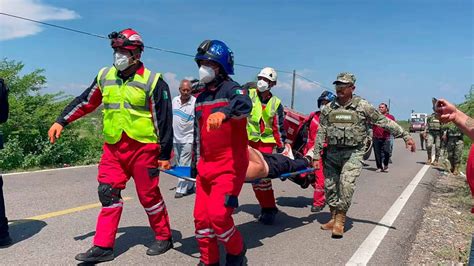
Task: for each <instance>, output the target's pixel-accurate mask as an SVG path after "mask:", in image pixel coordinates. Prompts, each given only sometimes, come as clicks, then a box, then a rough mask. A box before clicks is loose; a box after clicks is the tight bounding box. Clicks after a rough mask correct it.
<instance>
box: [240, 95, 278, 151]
mask: <svg viewBox="0 0 474 266" xmlns="http://www.w3.org/2000/svg"><path fill="white" fill-rule="evenodd" d="M249 97H250V99H252V105H253V107H252V112H251V113H250V117H249V118H248V123H247V134H248V137H249V140H250V141H253V142H258V141H261V142H263V143H276V140H275V137H274V136H273V117H274V116H275V115H277V110H278V107H279V106H280V104H281V100H280V99H278V98H277V97H275V96H272V98H270V100H269V101H268V103H267V106H266V107H265V109H264V110H262V109H263V108H262V102H261V101H260V98H258V94H257V90H256V89H254V88H251V89H249ZM260 120H263V123H264V125H265V129H264V131H263V132H260Z"/></svg>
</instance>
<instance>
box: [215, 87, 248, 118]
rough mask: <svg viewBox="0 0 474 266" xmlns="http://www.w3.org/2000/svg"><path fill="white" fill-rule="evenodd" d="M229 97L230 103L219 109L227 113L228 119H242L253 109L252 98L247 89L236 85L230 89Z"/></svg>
mask: <svg viewBox="0 0 474 266" xmlns="http://www.w3.org/2000/svg"><path fill="white" fill-rule="evenodd" d="M228 99H229V104H228V105H227V106H224V107H222V108H221V109H220V110H219V111H220V112H223V113H224V114H225V116H226V119H229V118H234V119H240V118H244V117H247V116H249V114H250V112H251V111H252V100H250V97H249V96H248V91H247V90H244V89H242V88H241V87H239V86H235V87H233V88H232V89H231V90H230V91H229V95H228Z"/></svg>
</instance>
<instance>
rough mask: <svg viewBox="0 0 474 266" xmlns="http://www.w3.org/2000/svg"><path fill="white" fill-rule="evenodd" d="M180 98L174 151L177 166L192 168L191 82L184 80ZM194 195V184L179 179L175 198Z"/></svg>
mask: <svg viewBox="0 0 474 266" xmlns="http://www.w3.org/2000/svg"><path fill="white" fill-rule="evenodd" d="M179 93H180V95H179V96H176V97H174V98H173V102H172V103H173V130H174V138H173V150H174V158H175V162H176V166H190V165H191V153H192V146H193V131H194V105H195V102H196V98H195V97H194V96H192V95H191V82H190V81H189V80H187V79H183V80H182V81H181V83H180V85H179ZM192 193H194V182H191V181H187V180H184V179H179V181H178V185H177V186H176V194H175V196H174V197H175V198H182V197H183V196H185V195H189V194H192Z"/></svg>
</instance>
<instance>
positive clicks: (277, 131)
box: [272, 104, 286, 148]
mask: <svg viewBox="0 0 474 266" xmlns="http://www.w3.org/2000/svg"><path fill="white" fill-rule="evenodd" d="M283 121H285V112H284V111H283V105H281V104H280V105H279V106H278V109H277V113H276V115H275V116H274V117H273V126H272V127H273V137H274V138H275V141H276V144H277V146H278V147H280V148H282V147H283V145H285V140H286V131H285V129H284V127H283Z"/></svg>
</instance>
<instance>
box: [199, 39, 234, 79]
mask: <svg viewBox="0 0 474 266" xmlns="http://www.w3.org/2000/svg"><path fill="white" fill-rule="evenodd" d="M194 60H195V61H196V63H197V64H198V66H201V63H200V62H199V61H201V60H211V61H214V62H216V63H218V64H219V65H221V67H222V69H223V70H224V71H225V72H226V73H227V75H234V53H232V51H231V50H230V49H229V47H227V45H226V44H225V43H223V42H221V41H219V40H212V41H211V40H205V41H203V42H202V43H201V44H200V45H199V47H198V48H197V53H196V56H195V57H194Z"/></svg>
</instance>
